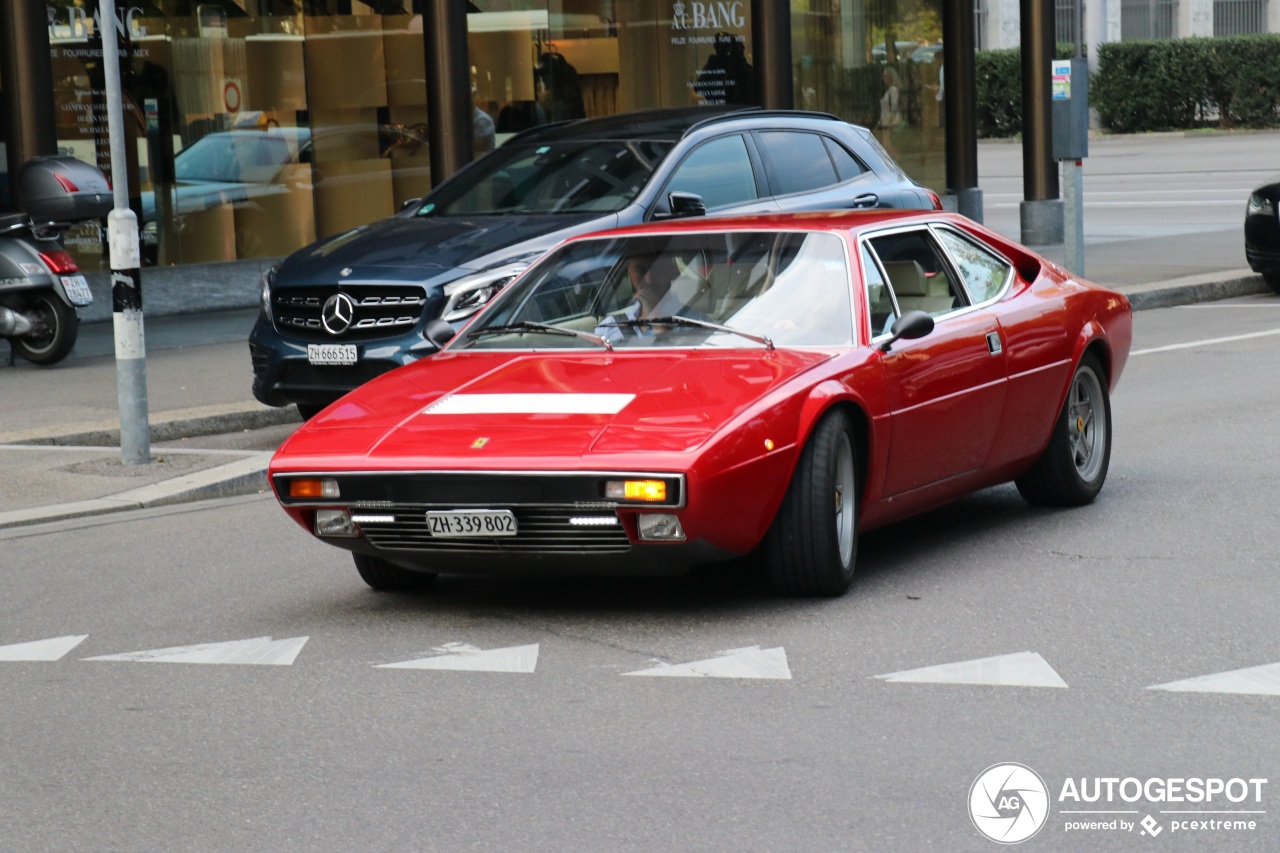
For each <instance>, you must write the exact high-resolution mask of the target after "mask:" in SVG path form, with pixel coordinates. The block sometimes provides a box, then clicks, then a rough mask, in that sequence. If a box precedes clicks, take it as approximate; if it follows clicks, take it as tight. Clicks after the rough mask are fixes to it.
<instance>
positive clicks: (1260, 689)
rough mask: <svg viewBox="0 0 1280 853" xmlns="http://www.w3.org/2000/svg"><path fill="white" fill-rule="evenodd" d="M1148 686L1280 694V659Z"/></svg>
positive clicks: (1257, 694)
mask: <svg viewBox="0 0 1280 853" xmlns="http://www.w3.org/2000/svg"><path fill="white" fill-rule="evenodd" d="M1147 689H1148V690H1168V691H1170V692H1173V693H1246V694H1251V695H1254V696H1280V663H1269V664H1264V665H1263V666H1251V667H1246V668H1245V669H1233V670H1231V671H1230V672H1217V673H1214V674H1212V675H1200V676H1197V677H1195V678H1188V679H1185V680H1183V681H1170V682H1169V683H1168V684H1153V685H1152V686H1150V687H1148V688H1147Z"/></svg>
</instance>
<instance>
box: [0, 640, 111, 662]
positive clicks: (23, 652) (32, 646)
mask: <svg viewBox="0 0 1280 853" xmlns="http://www.w3.org/2000/svg"><path fill="white" fill-rule="evenodd" d="M88 636H89V635H88V634H73V635H69V636H66V637H54V638H53V639H52V640H35V641H34V642H30V643H14V644H13V645H10V646H0V661H19V660H25V661H34V660H41V661H49V660H59V659H61V657H62V656H63V655H65V654H66V653H67V652H69V651H71V650H72V649H74V648H75V647H76V646H78V645H80V644H81V643H82V642H84V640H85V638H86V637H88Z"/></svg>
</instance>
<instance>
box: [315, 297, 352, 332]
mask: <svg viewBox="0 0 1280 853" xmlns="http://www.w3.org/2000/svg"><path fill="white" fill-rule="evenodd" d="M355 318H356V303H355V300H353V299H352V298H351V297H350V296H347V294H345V293H335V294H334V295H333V296H330V297H329V298H328V299H326V300H325V301H324V307H323V308H321V309H320V322H321V324H323V325H324V330H325V331H326V332H328V333H329V334H331V335H340V334H342V333H343V332H345V331H346V330H347V329H349V328H351V321H352V320H354V319H355Z"/></svg>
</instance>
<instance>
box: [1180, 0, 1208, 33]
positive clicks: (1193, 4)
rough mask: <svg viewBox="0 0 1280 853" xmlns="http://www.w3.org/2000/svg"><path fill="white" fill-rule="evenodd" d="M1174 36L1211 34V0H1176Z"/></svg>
mask: <svg viewBox="0 0 1280 853" xmlns="http://www.w3.org/2000/svg"><path fill="white" fill-rule="evenodd" d="M1173 35H1174V37H1175V38H1187V37H1188V36H1212V35H1213V0H1178V29H1177V32H1175V33H1174V34H1173Z"/></svg>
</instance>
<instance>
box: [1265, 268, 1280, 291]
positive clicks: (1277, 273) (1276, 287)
mask: <svg viewBox="0 0 1280 853" xmlns="http://www.w3.org/2000/svg"><path fill="white" fill-rule="evenodd" d="M1262 278H1263V280H1264V281H1266V283H1267V287H1269V288H1271V292H1272V293H1280V270H1272V271H1271V272H1264V273H1263V274H1262Z"/></svg>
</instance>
